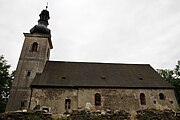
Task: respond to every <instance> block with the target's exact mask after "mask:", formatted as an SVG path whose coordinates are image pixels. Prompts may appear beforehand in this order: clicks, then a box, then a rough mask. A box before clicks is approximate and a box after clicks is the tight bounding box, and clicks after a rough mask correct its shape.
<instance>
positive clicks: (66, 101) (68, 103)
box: [65, 99, 71, 110]
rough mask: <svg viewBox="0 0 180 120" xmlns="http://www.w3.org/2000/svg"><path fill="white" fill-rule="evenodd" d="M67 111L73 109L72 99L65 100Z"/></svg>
mask: <svg viewBox="0 0 180 120" xmlns="http://www.w3.org/2000/svg"><path fill="white" fill-rule="evenodd" d="M65 109H66V110H69V109H71V100H70V99H65Z"/></svg>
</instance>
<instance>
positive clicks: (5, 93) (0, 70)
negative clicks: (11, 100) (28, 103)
mask: <svg viewBox="0 0 180 120" xmlns="http://www.w3.org/2000/svg"><path fill="white" fill-rule="evenodd" d="M9 68H10V65H8V64H7V61H6V60H5V59H4V56H2V55H1V56H0V112H4V111H5V108H6V103H7V100H8V97H9V93H10V87H11V84H12V80H13V78H14V72H12V73H11V74H10V71H9Z"/></svg>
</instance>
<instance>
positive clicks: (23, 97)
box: [6, 7, 53, 111]
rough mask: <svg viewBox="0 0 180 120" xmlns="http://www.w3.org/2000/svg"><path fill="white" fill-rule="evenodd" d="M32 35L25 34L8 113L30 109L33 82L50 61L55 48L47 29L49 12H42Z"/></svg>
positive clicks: (32, 30)
mask: <svg viewBox="0 0 180 120" xmlns="http://www.w3.org/2000/svg"><path fill="white" fill-rule="evenodd" d="M39 17H40V19H39V20H38V25H35V26H34V27H33V28H32V29H31V30H30V33H24V36H25V40H24V44H23V47H22V51H21V54H20V57H19V61H18V65H17V68H16V72H15V79H14V81H13V84H12V87H11V91H10V96H9V100H8V103H7V106H6V111H15V110H20V109H28V108H29V102H30V96H31V87H30V86H31V82H32V80H33V79H34V77H35V75H36V73H41V72H42V71H43V69H44V66H45V64H46V61H47V60H49V56H50V50H51V49H52V48H53V46H52V41H51V31H50V29H48V28H47V26H48V25H49V23H48V20H49V19H50V17H49V11H48V10H47V7H46V9H45V10H42V11H41V13H40V15H39Z"/></svg>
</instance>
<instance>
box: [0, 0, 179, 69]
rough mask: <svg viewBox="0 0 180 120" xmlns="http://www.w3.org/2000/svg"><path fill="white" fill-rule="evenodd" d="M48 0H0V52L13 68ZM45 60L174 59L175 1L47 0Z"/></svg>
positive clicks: (168, 62) (162, 64)
mask: <svg viewBox="0 0 180 120" xmlns="http://www.w3.org/2000/svg"><path fill="white" fill-rule="evenodd" d="M47 1H48V0H11V1H10V0H0V16H1V19H0V41H1V42H0V54H3V55H4V56H5V58H6V59H7V60H8V62H9V63H10V64H11V65H12V69H15V68H16V64H17V62H18V58H19V55H20V51H21V48H22V44H23V41H24V36H23V33H24V32H29V30H30V29H31V28H32V27H33V26H34V25H35V24H37V21H38V19H39V16H38V15H39V13H40V12H41V10H42V9H44V8H45V6H46V2H47ZM48 2H49V8H48V10H49V12H50V17H51V19H50V21H49V23H50V25H49V26H48V27H49V28H50V29H51V32H52V41H53V45H54V48H53V50H52V51H51V60H59V61H84V62H87V61H88V62H110V63H138V64H144V63H145V64H151V66H152V67H154V68H155V69H157V68H168V69H173V68H174V67H175V64H176V62H177V61H178V60H179V59H180V47H179V45H180V40H179V39H180V7H179V5H180V0H49V1H48Z"/></svg>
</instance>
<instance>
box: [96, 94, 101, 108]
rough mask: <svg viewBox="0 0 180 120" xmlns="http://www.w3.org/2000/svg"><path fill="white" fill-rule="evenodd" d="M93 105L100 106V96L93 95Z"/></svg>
mask: <svg viewBox="0 0 180 120" xmlns="http://www.w3.org/2000/svg"><path fill="white" fill-rule="evenodd" d="M95 105H96V106H100V105H101V95H100V94H99V93H96V94H95Z"/></svg>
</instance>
